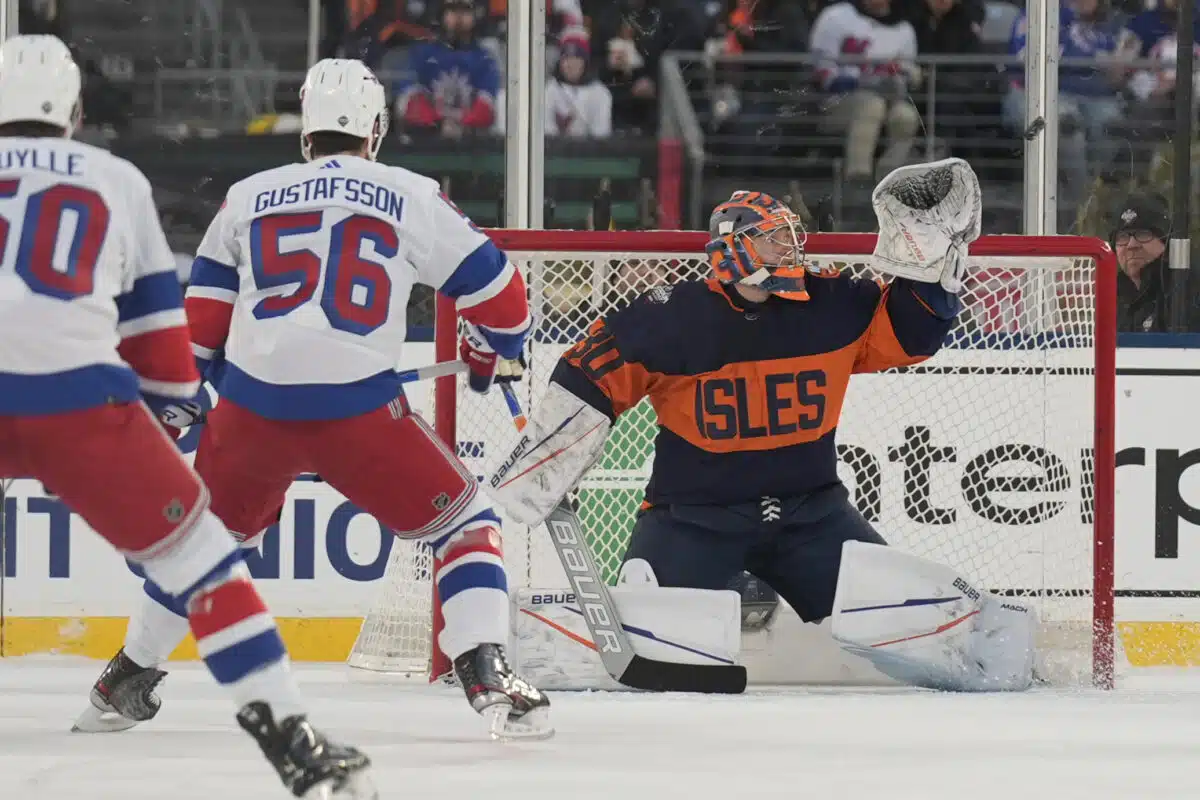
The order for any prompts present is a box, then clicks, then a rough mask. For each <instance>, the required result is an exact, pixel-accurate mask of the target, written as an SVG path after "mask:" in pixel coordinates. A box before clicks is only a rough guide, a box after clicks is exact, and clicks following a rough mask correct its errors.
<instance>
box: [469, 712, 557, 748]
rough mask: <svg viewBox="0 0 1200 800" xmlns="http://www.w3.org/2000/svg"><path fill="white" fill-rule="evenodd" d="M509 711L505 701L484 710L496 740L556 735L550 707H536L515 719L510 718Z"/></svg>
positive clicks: (535, 738)
mask: <svg viewBox="0 0 1200 800" xmlns="http://www.w3.org/2000/svg"><path fill="white" fill-rule="evenodd" d="M508 711H509V706H507V705H505V704H503V703H499V704H497V705H494V706H491V707H490V708H485V709H484V710H483V716H484V718H486V719H487V721H488V732H489V733H490V734H491V736H492V738H493V739H495V740H496V741H499V742H509V741H537V740H538V739H549V738H550V737H551V736H553V735H554V726H553V725H551V724H550V709H549V708H536V709H534V710H533V711H530V712H528V713H526V714H525V715H524V716H522V717H519V718H517V719H515V720H513V719H509V717H508Z"/></svg>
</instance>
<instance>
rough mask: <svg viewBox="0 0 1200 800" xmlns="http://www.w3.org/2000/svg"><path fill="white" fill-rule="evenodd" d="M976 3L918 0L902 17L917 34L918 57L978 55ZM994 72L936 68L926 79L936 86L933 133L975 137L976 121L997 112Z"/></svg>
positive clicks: (973, 0) (977, 68)
mask: <svg viewBox="0 0 1200 800" xmlns="http://www.w3.org/2000/svg"><path fill="white" fill-rule="evenodd" d="M981 12H982V6H981V4H980V3H979V2H978V0H920V2H916V3H909V4H908V11H907V13H906V16H907V18H908V20H909V21H910V22H912V25H913V28H914V29H915V30H916V33H917V52H918V53H920V54H921V55H922V56H927V55H977V54H980V53H982V52H983V42H982V40H981V39H980V31H981V27H980V25H979V22H978V21H977V20H976V16H977V15H978V16H980V17H981ZM995 76H996V70H995V68H994V67H981V66H958V65H948V64H943V65H938V66H937V67H936V68H935V69H934V72H933V74H931V75H928V76H926V80H928V81H929V82H930V83H931V84H936V92H937V115H938V120H937V127H938V129H939V130H941V131H943V132H947V133H949V135H950V136H951V137H953V138H958V137H959V136H963V135H965V136H967V137H970V136H972V135H977V134H975V133H974V131H975V130H976V129H977V128H978V124H979V123H978V120H979V119H980V118H982V117H987V116H995V115H996V114H997V113H998V112H999V108H998V105H999V94H998V93H997V92H996V91H995V90H996V88H997V87H996V81H995Z"/></svg>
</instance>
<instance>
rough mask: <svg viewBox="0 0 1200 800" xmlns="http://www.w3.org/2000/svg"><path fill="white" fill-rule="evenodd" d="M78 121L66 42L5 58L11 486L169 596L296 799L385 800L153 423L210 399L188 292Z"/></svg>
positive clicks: (127, 173)
mask: <svg viewBox="0 0 1200 800" xmlns="http://www.w3.org/2000/svg"><path fill="white" fill-rule="evenodd" d="M80 114H81V107H80V74H79V68H78V67H77V66H76V65H75V63H74V61H72V59H71V54H70V52H69V51H68V50H67V47H66V46H65V45H64V44H63V43H62V42H61V41H59V40H58V39H56V38H54V37H52V36H17V37H14V38H12V39H9V40H8V41H6V42H5V43H4V44H3V45H2V46H0V218H2V219H3V222H2V223H0V252H2V253H3V260H2V261H0V478H13V477H33V478H36V479H39V480H41V481H42V482H43V483H44V484H46V485H48V486H49V487H51V488H52V489H53V490H54V491H55V492H56V493H57V494H58V495H59V496H60V497H61V498H62V500H63V501H64V502H65V503H66V504H67V505H68V506H69V507H70V508H71V510H72V511H74V512H75V513H77V514H79V515H80V516H81V517H83V518H84V520H86V521H87V523H88V524H89V525H90V526H91V527H92V528H93V529H94V530H96V531H97V532H98V533H99V534H100V535H101V536H103V537H104V538H105V539H107V540H108V541H109V542H111V543H112V545H113V546H114V547H116V548H117V549H118V550H120V551H121V552H123V553H124V554H125V555H126V557H127V558H129V559H130V560H131V562H133V563H135V564H136V565H138V567H139V568H140V569H142V570H144V572H145V573H146V574H147V575H149V576H150V577H151V578H153V580H154V581H155V583H156V584H157V585H159V586H161V587H162V589H163V591H164V593H165V594H166V595H167V596H169V597H170V598H171V602H172V603H173V604H174V605H175V606H176V607H177V608H178V609H179V611H180V613H181V614H182V615H183V616H182V617H181V619H183V622H182V625H183V626H184V628H188V627H190V629H191V631H192V633H193V634H194V635H195V637H196V640H197V643H198V646H199V650H200V654H201V656H202V657H203V659H204V662H205V664H206V665H207V667H208V668H209V671H210V672H211V673H212V675H213V677H214V678H215V679H216V680H217V682H218V683H219V684H221V685H222V687H223V688H225V689H226V690H228V692H229V693H230V694H231V695H232V697H233V699H234V700H235V702H236V704H237V706H238V708H239V709H240V711H239V712H238V715H237V719H238V722H239V723H240V724H241V726H242V727H243V728H244V729H245V730H246V731H247V732H248V733H250V735H251V736H253V737H254V738H255V739H256V740H257V742H258V744H259V745H260V746H261V748H262V750H263V752H264V754H265V755H266V756H267V759H268V760H269V761H270V762H271V763H272V765H273V766H274V767H275V768H276V769H277V770H278V772H279V774H280V777H281V778H282V779H283V782H284V784H285V785H286V786H287V788H289V789H290V790H291V791H292V792H293V793H294V794H295V795H296V796H298V797H299V796H309V797H313V796H317V795H320V796H321V797H329V796H330V792H334V793H336V795H337V796H343V797H349V796H354V797H374V796H375V794H374V791H373V790H371V789H370V788H369V786H367V785H366V784H365V782H362V779H364V778H365V773H364V772H363V771H364V770H365V769H366V767H367V764H368V761H367V758H366V756H364V755H362V754H361V753H359V752H358V751H357V750H354V749H353V748H349V747H342V746H339V745H335V744H333V743H331V742H328V741H326V740H325V739H324V737H323V736H322V735H321V734H319V733H317V732H316V731H315V730H314V729H313V728H312V726H311V725H310V724H309V723H308V722H307V721H306V719H305V705H304V702H303V700H302V698H301V696H300V692H299V690H298V688H297V686H296V683H295V680H294V678H293V677H292V675H291V673H290V670H289V667H288V661H287V653H286V651H285V650H284V646H283V642H282V641H281V640H280V637H279V633H278V631H277V630H276V628H275V621H274V619H273V618H272V617H271V615H270V613H269V612H268V611H267V608H266V606H265V605H264V604H263V601H262V598H261V597H259V595H258V593H257V592H256V591H255V588H254V585H253V584H252V583H251V582H250V577H249V573H248V572H247V570H246V568H245V566H244V565H243V564H242V559H241V554H240V553H239V551H238V548H237V543H236V542H235V541H234V539H233V537H231V536H230V535H229V533H228V531H227V530H226V529H225V527H224V526H223V525H222V524H221V522H220V521H219V520H218V519H217V517H216V516H215V515H214V514H213V513H212V512H211V511H210V510H209V508H208V505H209V503H208V493H207V491H206V490H205V487H204V485H203V484H202V483H201V480H200V478H199V477H198V476H197V475H196V473H195V472H194V471H193V470H192V469H191V468H190V467H189V466H188V465H187V463H186V462H185V461H184V460H183V458H182V456H181V455H180V454H179V452H178V451H177V450H176V448H175V447H174V446H173V445H172V444H171V441H170V440H169V439H168V438H167V437H166V436H165V435H164V433H163V431H162V429H161V428H160V427H159V424H158V422H156V421H155V418H154V417H153V416H152V414H151V412H150V410H149V409H150V408H155V409H157V408H162V407H164V406H165V405H168V404H174V403H179V402H181V401H186V400H188V399H190V398H191V397H192V396H194V395H195V393H196V390H197V389H198V388H199V385H200V376H199V374H198V373H197V370H196V367H195V364H194V363H193V360H192V356H191V352H190V343H189V338H188V331H187V324H186V323H187V321H186V317H185V315H184V309H183V297H182V292H181V291H180V287H179V282H178V278H177V277H176V274H175V269H174V258H173V256H172V255H171V251H170V249H169V248H168V246H167V241H166V237H165V236H164V234H163V231H162V228H161V227H160V225H159V222H158V214H157V212H156V210H155V207H154V204H153V202H152V199H151V193H150V185H149V183H148V182H147V180H146V178H145V176H144V175H142V173H141V172H139V171H138V170H137V168H136V167H134V166H133V165H131V164H130V163H128V162H127V161H124V160H123V159H120V158H117V157H115V156H113V155H111V154H110V153H108V152H106V151H103V150H100V149H98V148H95V147H92V146H91V145H87V144H83V143H79V142H73V141H71V138H70V137H71V135H72V134H73V133H74V131H75V129H76V126H77V124H78V122H79V119H80ZM148 407H149V408H148ZM310 792H311V793H310Z"/></svg>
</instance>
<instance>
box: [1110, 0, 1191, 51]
mask: <svg viewBox="0 0 1200 800" xmlns="http://www.w3.org/2000/svg"><path fill="white" fill-rule="evenodd" d="M1147 5H1148V6H1149V5H1150V4H1149V3H1147ZM1178 7H1179V4H1178V2H1177V0H1158V4H1157V7H1153V8H1147V9H1146V10H1144V11H1141V12H1139V13H1137V14H1134V16H1133V17H1132V18H1131V19H1130V20H1129V21H1128V22H1127V23H1126V24H1125V28H1124V29H1123V30H1122V31H1121V33H1120V36H1119V37H1118V44H1119V49H1120V50H1121V52H1122V53H1126V54H1128V55H1131V56H1134V57H1136V58H1149V57H1150V50H1151V49H1152V48H1153V47H1154V45H1156V44H1158V41H1159V40H1160V39H1162V38H1163V37H1164V36H1166V35H1167V34H1169V33H1174V32H1175V25H1176V23H1177V22H1178V19H1179V17H1178V13H1177V11H1176V9H1177V8H1178ZM1197 8H1198V10H1200V2H1197ZM1193 27H1194V30H1195V31H1196V41H1198V42H1200V14H1197V15H1196V18H1195V22H1194V26H1193Z"/></svg>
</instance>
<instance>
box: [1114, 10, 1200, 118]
mask: <svg viewBox="0 0 1200 800" xmlns="http://www.w3.org/2000/svg"><path fill="white" fill-rule="evenodd" d="M1193 47H1194V49H1193V51H1192V52H1193V53H1194V54H1196V55H1197V56H1200V44H1197V45H1194V46H1193ZM1178 57H1179V39H1178V37H1177V36H1176V33H1175V31H1174V30H1172V31H1170V32H1169V33H1167V34H1166V35H1164V36H1162V37H1161V38H1160V39H1159V40H1158V41H1157V42H1155V43H1154V45H1153V46H1152V47H1151V48H1150V51H1149V52H1148V53H1147V54H1146V58H1147V59H1149V60H1151V61H1157V62H1159V63H1160V64H1161V65H1162V66H1160V67H1159V68H1157V69H1144V70H1139V71H1137V72H1135V73H1134V74H1133V76H1132V77H1131V78H1130V80H1129V103H1130V106H1131V107H1132V109H1133V111H1134V114H1133V117H1134V118H1135V119H1137V120H1138V121H1139V125H1138V126H1137V127H1138V129H1139V130H1140V131H1144V132H1145V134H1146V135H1145V136H1143V137H1140V138H1150V134H1151V133H1152V130H1153V129H1154V128H1156V127H1157V128H1159V129H1160V130H1163V131H1167V132H1169V131H1170V130H1171V129H1172V127H1173V126H1174V122H1175V62H1176V60H1177V59H1178ZM1193 63H1194V64H1196V65H1197V70H1198V73H1200V58H1197V60H1196V61H1195V62H1193ZM1197 97H1200V81H1198V82H1194V83H1193V101H1194V100H1195V99H1196V98H1197Z"/></svg>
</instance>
